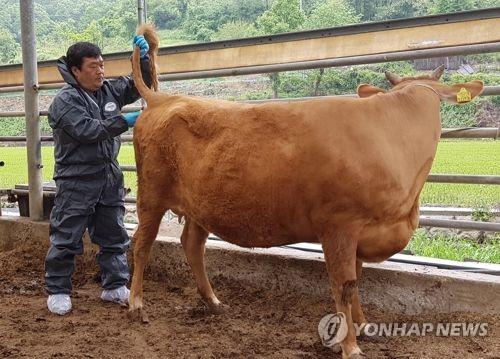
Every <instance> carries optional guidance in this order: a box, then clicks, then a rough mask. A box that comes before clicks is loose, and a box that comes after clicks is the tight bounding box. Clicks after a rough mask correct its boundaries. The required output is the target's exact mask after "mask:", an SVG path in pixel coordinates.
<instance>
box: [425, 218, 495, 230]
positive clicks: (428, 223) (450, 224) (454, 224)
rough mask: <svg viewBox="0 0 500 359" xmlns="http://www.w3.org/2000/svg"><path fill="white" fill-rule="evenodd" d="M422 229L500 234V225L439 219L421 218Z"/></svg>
mask: <svg viewBox="0 0 500 359" xmlns="http://www.w3.org/2000/svg"><path fill="white" fill-rule="evenodd" d="M420 226H421V227H439V228H454V229H462V230H469V231H486V232H500V223H494V222H476V221H459V220H455V219H438V218H425V217H420Z"/></svg>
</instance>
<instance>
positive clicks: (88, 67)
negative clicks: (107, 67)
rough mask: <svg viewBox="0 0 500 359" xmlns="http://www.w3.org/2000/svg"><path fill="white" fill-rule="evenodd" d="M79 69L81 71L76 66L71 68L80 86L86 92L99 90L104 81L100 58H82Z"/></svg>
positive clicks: (102, 65) (102, 62)
mask: <svg viewBox="0 0 500 359" xmlns="http://www.w3.org/2000/svg"><path fill="white" fill-rule="evenodd" d="M81 67H82V68H81V69H79V68H78V67H76V66H73V67H72V68H71V70H72V71H73V75H74V76H75V78H76V80H77V81H78V83H79V84H80V86H81V87H83V88H84V89H85V90H88V91H97V90H99V89H100V88H101V86H102V83H103V81H104V60H103V59H102V57H101V56H98V57H84V58H83V61H82V66H81Z"/></svg>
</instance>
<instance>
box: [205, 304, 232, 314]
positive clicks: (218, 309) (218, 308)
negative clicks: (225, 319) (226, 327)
mask: <svg viewBox="0 0 500 359" xmlns="http://www.w3.org/2000/svg"><path fill="white" fill-rule="evenodd" d="M205 304H206V306H207V311H208V313H210V314H215V315H220V314H224V313H226V312H227V311H228V310H229V305H227V304H222V303H219V304H214V303H205Z"/></svg>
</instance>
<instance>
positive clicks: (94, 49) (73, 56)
mask: <svg viewBox="0 0 500 359" xmlns="http://www.w3.org/2000/svg"><path fill="white" fill-rule="evenodd" d="M99 56H101V49H100V48H99V46H97V45H94V44H92V43H90V42H84V41H82V42H77V43H76V44H73V45H71V46H70V47H69V48H68V51H67V52H66V64H67V65H68V70H69V71H71V68H72V67H73V66H76V67H77V68H78V69H80V70H81V69H82V62H83V58H84V57H99Z"/></svg>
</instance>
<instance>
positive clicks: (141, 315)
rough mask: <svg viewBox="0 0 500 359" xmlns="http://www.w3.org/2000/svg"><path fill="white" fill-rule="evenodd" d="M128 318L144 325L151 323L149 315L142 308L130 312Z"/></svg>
mask: <svg viewBox="0 0 500 359" xmlns="http://www.w3.org/2000/svg"><path fill="white" fill-rule="evenodd" d="M127 317H128V318H129V319H130V320H132V321H134V322H140V323H143V324H147V323H149V318H148V315H147V313H146V312H145V311H144V309H142V308H138V309H131V310H129V311H128V313H127Z"/></svg>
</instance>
